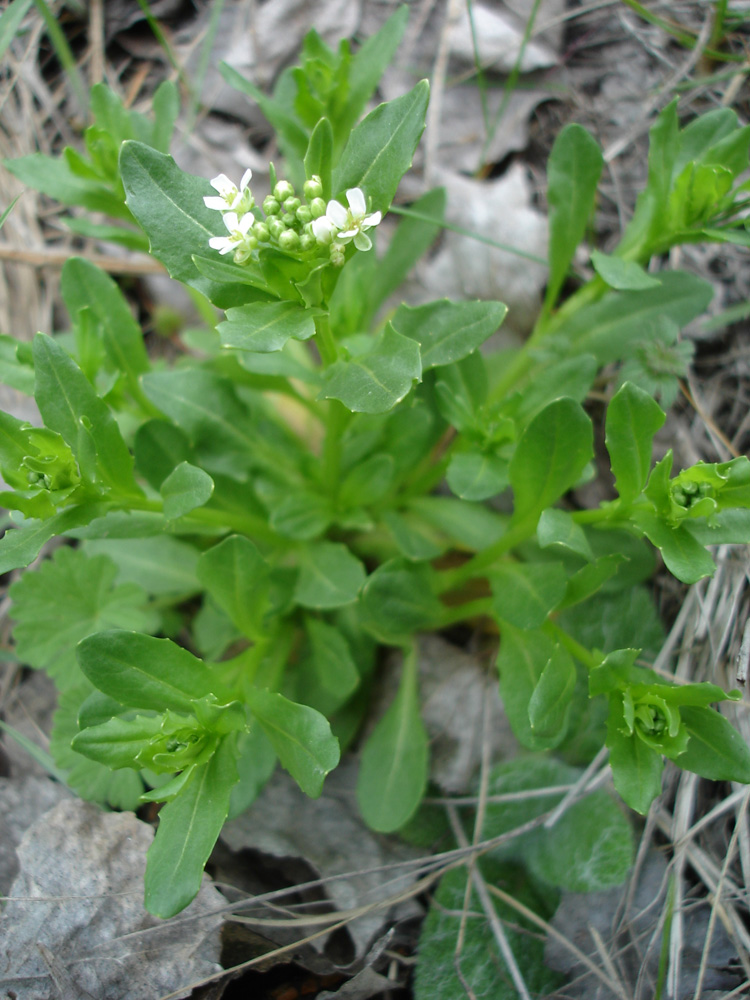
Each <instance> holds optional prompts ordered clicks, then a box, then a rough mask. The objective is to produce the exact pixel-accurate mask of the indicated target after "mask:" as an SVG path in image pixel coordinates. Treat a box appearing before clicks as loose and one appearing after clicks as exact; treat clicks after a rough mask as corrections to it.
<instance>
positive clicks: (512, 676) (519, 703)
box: [497, 624, 562, 750]
mask: <svg viewBox="0 0 750 1000" xmlns="http://www.w3.org/2000/svg"><path fill="white" fill-rule="evenodd" d="M554 651H555V644H554V643H553V642H552V640H551V639H549V638H548V637H547V636H546V635H545V634H544V633H543V632H540V631H537V630H533V631H528V632H523V631H521V630H520V629H516V628H514V627H513V626H512V625H507V624H506V625H504V626H503V630H502V638H501V642H500V653H499V655H498V658H497V668H498V671H499V673H500V696H501V698H502V699H503V705H504V706H505V712H506V715H507V716H508V721H509V722H510V724H511V727H512V729H513V732H514V733H515V735H516V738H517V739H518V741H519V742H520V743H521V745H522V746H524V747H526V748H527V749H529V750H546V749H549V748H551V747H553V746H557V744H558V743H559V742H560V739H562V736H558V738H555V737H545V736H541V735H537V734H536V733H535V732H534V731H533V730H532V728H531V722H530V719H529V702H530V701H531V696H532V694H533V693H534V690H535V688H536V686H537V684H538V683H539V678H540V677H541V676H542V673H543V671H544V668H545V667H546V666H547V664H548V663H549V661H550V660H551V658H552V655H553V653H554Z"/></svg>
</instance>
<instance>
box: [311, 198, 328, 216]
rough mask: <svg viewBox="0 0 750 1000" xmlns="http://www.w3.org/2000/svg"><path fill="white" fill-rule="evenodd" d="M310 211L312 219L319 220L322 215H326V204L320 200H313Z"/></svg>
mask: <svg viewBox="0 0 750 1000" xmlns="http://www.w3.org/2000/svg"><path fill="white" fill-rule="evenodd" d="M310 211H311V212H312V217H313V219H319V218H320V217H321V216H322V215H325V214H326V203H325V202H324V201H323V199H322V198H313V200H312V201H311V202H310Z"/></svg>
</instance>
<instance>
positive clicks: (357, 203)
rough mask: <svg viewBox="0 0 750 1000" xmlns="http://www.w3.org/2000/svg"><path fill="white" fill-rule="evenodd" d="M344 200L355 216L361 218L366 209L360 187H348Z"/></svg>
mask: <svg viewBox="0 0 750 1000" xmlns="http://www.w3.org/2000/svg"><path fill="white" fill-rule="evenodd" d="M346 200H347V201H348V202H349V208H350V209H351V210H352V215H353V216H354V217H355V218H358V219H359V218H361V217H362V216H363V215H364V214H365V212H366V211H367V202H366V201H365V196H364V192H363V191H362V188H349V190H348V191H347V192H346Z"/></svg>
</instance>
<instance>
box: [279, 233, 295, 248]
mask: <svg viewBox="0 0 750 1000" xmlns="http://www.w3.org/2000/svg"><path fill="white" fill-rule="evenodd" d="M299 244H300V239H299V233H296V232H295V231H294V230H293V229H285V230H284V232H283V233H281V234H280V236H279V246H280V247H281V249H282V250H297V249H298V248H299Z"/></svg>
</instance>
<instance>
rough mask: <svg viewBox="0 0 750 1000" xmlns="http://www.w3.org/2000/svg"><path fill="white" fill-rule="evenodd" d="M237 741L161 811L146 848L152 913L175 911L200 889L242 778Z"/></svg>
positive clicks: (147, 898) (201, 767) (220, 751)
mask: <svg viewBox="0 0 750 1000" xmlns="http://www.w3.org/2000/svg"><path fill="white" fill-rule="evenodd" d="M234 758H235V751H234V746H233V741H232V740H231V739H225V740H223V741H222V742H221V743H220V744H219V747H218V749H217V750H216V753H215V754H214V755H213V756H212V757H211V759H210V760H208V761H207V762H206V763H205V764H201V765H199V766H198V767H196V768H195V770H194V772H193V774H192V775H191V778H190V780H189V782H188V784H187V786H186V787H185V788H184V789H183V790H182V791H181V792H180V794H179V795H178V796H177V797H176V798H175V799H173V800H172V801H171V802H168V803H167V804H166V805H165V806H164V807H163V809H162V810H161V812H160V813H159V829H158V830H157V832H156V838H155V840H154V842H153V844H152V845H151V847H150V848H149V850H148V855H147V863H146V877H145V883H146V885H145V889H146V894H145V905H146V909H147V910H148V911H149V913H153V914H154V916H157V917H162V918H164V919H166V918H167V917H172V916H174V915H175V914H176V913H179V912H180V910H184V909H185V907H186V906H187V905H188V904H189V903H190V901H191V900H192V899H193V897H194V896H196V894H197V893H198V890H199V889H200V885H201V879H202V877H203V868H204V866H205V864H206V862H207V861H208V857H209V855H210V854H211V851H212V850H213V847H214V844H215V843H216V841H217V839H218V836H219V834H220V833H221V828H222V827H223V825H224V821H225V820H226V818H227V814H228V812H229V798H230V794H231V791H232V786H233V785H234V784H235V783H236V782H237V780H238V774H237V767H236V765H235V760H234Z"/></svg>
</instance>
